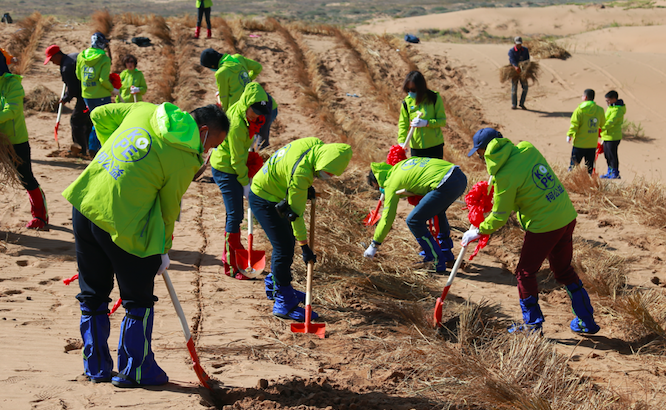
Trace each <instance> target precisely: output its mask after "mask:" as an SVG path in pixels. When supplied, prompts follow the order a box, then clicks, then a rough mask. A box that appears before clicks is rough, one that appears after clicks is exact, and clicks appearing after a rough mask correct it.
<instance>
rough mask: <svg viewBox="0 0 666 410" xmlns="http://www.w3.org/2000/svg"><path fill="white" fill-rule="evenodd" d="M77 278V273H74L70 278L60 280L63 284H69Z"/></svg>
mask: <svg viewBox="0 0 666 410" xmlns="http://www.w3.org/2000/svg"><path fill="white" fill-rule="evenodd" d="M78 278H79V274H78V273H77V274H76V275H74V276H72V277H71V278H65V279H63V280H62V283H64V284H65V285H69V284H70V283H72V282H74V281H75V280H77V279H78Z"/></svg>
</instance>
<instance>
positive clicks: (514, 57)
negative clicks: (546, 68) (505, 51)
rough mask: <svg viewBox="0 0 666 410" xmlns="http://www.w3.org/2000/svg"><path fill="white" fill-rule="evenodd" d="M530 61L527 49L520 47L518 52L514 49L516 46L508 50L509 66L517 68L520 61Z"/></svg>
mask: <svg viewBox="0 0 666 410" xmlns="http://www.w3.org/2000/svg"><path fill="white" fill-rule="evenodd" d="M529 59H530V52H529V51H528V50H527V47H524V46H523V47H522V48H521V49H520V51H518V50H517V49H516V46H513V48H512V49H510V50H509V64H511V65H512V66H514V67H518V63H520V62H521V61H527V60H529Z"/></svg>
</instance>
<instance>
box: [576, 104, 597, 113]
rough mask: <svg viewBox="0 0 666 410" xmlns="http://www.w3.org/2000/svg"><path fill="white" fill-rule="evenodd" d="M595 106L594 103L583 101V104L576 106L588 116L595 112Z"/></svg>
mask: <svg viewBox="0 0 666 410" xmlns="http://www.w3.org/2000/svg"><path fill="white" fill-rule="evenodd" d="M596 106H597V104H595V102H594V101H583V102H582V103H581V104H580V105H579V106H578V108H580V110H581V111H583V112H584V113H588V114H590V113H592V112H593V111H594V110H595V107H596Z"/></svg>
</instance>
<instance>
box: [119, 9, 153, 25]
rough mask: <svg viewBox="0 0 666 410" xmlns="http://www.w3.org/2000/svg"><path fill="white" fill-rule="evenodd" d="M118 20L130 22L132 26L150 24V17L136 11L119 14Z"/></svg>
mask: <svg viewBox="0 0 666 410" xmlns="http://www.w3.org/2000/svg"><path fill="white" fill-rule="evenodd" d="M117 18H118V20H119V21H120V22H121V23H123V24H129V25H132V26H143V25H146V24H148V21H149V17H147V16H146V15H143V14H135V13H129V12H128V13H122V14H120V15H118V16H117Z"/></svg>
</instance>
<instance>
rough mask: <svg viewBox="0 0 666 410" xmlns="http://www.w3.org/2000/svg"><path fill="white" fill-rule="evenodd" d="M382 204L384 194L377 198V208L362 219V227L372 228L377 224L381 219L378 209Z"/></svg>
mask: <svg viewBox="0 0 666 410" xmlns="http://www.w3.org/2000/svg"><path fill="white" fill-rule="evenodd" d="M383 202H384V194H382V195H381V196H380V197H379V202H377V207H376V208H375V209H374V210H372V211H370V213H369V214H368V215H367V216H366V217H365V218H363V225H365V226H372V225H374V224H376V223H377V222H379V220H380V219H381V217H382V216H381V214H380V213H379V209H380V208H381V207H382V203H383Z"/></svg>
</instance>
